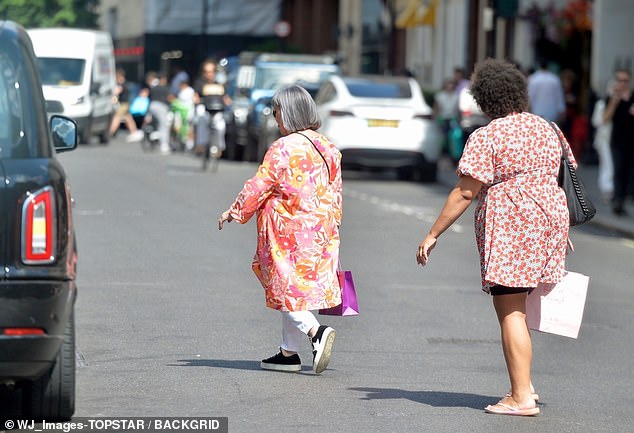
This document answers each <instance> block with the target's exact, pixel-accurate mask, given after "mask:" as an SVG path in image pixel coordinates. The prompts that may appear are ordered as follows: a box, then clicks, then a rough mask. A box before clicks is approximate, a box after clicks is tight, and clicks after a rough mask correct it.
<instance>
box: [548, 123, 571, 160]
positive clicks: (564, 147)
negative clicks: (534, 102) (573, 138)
mask: <svg viewBox="0 0 634 433" xmlns="http://www.w3.org/2000/svg"><path fill="white" fill-rule="evenodd" d="M548 124H549V125H550V127H551V128H553V131H555V135H556V136H557V138H558V139H559V144H560V145H561V157H562V159H563V160H564V161H566V162H568V152H566V146H564V140H563V139H562V138H561V135H559V131H558V130H557V127H556V126H555V122H553V121H552V120H551V121H549V122H548Z"/></svg>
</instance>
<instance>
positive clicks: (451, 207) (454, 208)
mask: <svg viewBox="0 0 634 433" xmlns="http://www.w3.org/2000/svg"><path fill="white" fill-rule="evenodd" d="M481 188H482V183H481V182H480V181H479V180H476V179H474V178H472V177H471V176H462V177H461V178H460V180H459V181H458V183H457V184H456V186H455V187H454V189H453V190H451V192H450V193H449V196H448V197H447V201H446V202H445V205H444V206H443V208H442V210H441V211H440V214H439V215H438V218H437V219H436V222H434V225H432V227H431V229H430V230H429V234H428V235H427V237H426V238H425V239H424V240H423V241H422V242H421V243H420V245H419V247H418V252H417V254H416V260H417V261H418V263H419V264H421V265H426V264H427V261H428V260H429V255H430V253H431V250H432V249H434V247H435V246H436V243H437V241H438V237H439V236H440V235H441V234H443V233H444V232H445V231H446V230H447V229H448V228H449V227H451V225H452V224H453V223H454V222H456V220H457V219H458V218H460V216H461V215H462V214H463V213H464V211H465V210H467V208H468V207H469V205H471V202H472V201H473V199H475V197H476V196H477V195H478V193H479V192H480V189H481Z"/></svg>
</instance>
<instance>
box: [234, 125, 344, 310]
mask: <svg viewBox="0 0 634 433" xmlns="http://www.w3.org/2000/svg"><path fill="white" fill-rule="evenodd" d="M302 132H303V133H305V134H306V135H308V136H310V137H311V138H313V142H314V143H315V145H316V146H317V148H318V149H319V151H320V152H321V153H322V155H323V156H324V158H325V159H326V161H327V163H328V169H329V170H330V178H328V170H327V169H326V166H325V164H324V161H323V160H322V158H321V156H319V153H317V151H316V150H315V148H314V147H313V146H312V145H311V144H310V143H309V142H308V140H307V139H306V138H305V137H303V136H302V135H299V134H290V135H287V136H285V137H282V138H280V139H278V140H276V141H275V142H274V143H273V144H272V145H271V147H270V148H269V150H268V152H267V153H266V155H265V157H264V161H263V162H262V164H261V165H260V167H259V168H258V171H257V174H256V175H255V176H254V177H252V178H251V179H249V180H248V181H247V182H246V183H245V185H244V188H243V189H242V191H241V192H240V194H239V195H238V197H237V199H236V201H235V202H234V203H233V205H232V206H231V208H230V214H231V216H232V217H233V218H234V219H235V220H236V221H238V222H240V223H242V224H244V223H246V222H247V221H249V219H250V218H251V217H252V216H253V215H254V214H256V213H257V234H258V240H257V249H256V253H255V257H254V259H253V271H254V272H255V274H256V276H257V277H258V279H259V280H260V282H261V284H262V286H263V287H264V290H265V298H266V305H267V306H268V307H270V308H273V309H276V310H282V311H301V310H316V309H320V308H329V307H334V306H336V305H339V304H340V303H341V289H340V288H339V283H338V280H337V275H336V271H337V266H338V264H339V225H341V206H342V183H341V153H340V152H339V151H338V150H337V148H336V147H335V146H334V145H333V144H332V143H330V141H329V140H328V139H327V138H326V137H324V136H323V135H316V134H315V133H314V132H312V131H302Z"/></svg>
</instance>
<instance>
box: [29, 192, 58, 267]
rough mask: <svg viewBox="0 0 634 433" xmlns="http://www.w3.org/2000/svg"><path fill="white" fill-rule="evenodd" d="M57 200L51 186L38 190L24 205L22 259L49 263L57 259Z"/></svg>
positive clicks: (36, 262)
mask: <svg viewBox="0 0 634 433" xmlns="http://www.w3.org/2000/svg"><path fill="white" fill-rule="evenodd" d="M54 207H55V200H54V197H53V188H51V187H50V186H48V187H45V188H42V189H41V190H38V191H36V192H34V193H32V194H31V195H29V197H28V198H27V199H26V201H25V202H24V205H23V206H22V261H23V262H24V263H26V264H34V265H37V264H47V263H52V262H53V261H54V260H55V254H54V253H55V251H54V244H55V230H54V229H55V221H54V218H55V209H54Z"/></svg>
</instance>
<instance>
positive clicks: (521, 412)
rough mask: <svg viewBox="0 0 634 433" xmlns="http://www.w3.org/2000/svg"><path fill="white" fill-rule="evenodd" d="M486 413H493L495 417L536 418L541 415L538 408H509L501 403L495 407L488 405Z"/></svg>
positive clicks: (485, 409)
mask: <svg viewBox="0 0 634 433" xmlns="http://www.w3.org/2000/svg"><path fill="white" fill-rule="evenodd" d="M484 411H485V412H486V413H492V414H495V415H512V416H535V415H538V414H539V408H538V407H527V408H519V407H513V406H509V405H508V404H504V403H500V402H498V403H497V404H494V405H488V406H487V407H485V408H484Z"/></svg>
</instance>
